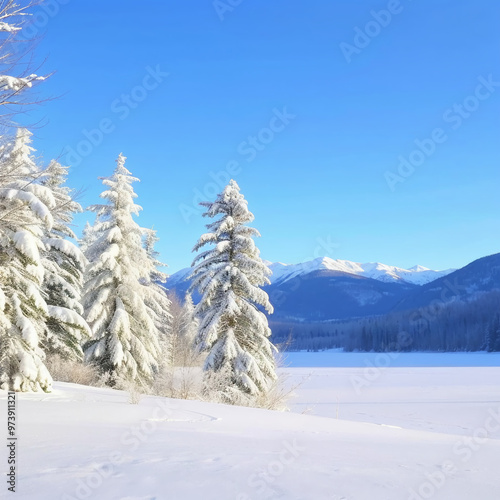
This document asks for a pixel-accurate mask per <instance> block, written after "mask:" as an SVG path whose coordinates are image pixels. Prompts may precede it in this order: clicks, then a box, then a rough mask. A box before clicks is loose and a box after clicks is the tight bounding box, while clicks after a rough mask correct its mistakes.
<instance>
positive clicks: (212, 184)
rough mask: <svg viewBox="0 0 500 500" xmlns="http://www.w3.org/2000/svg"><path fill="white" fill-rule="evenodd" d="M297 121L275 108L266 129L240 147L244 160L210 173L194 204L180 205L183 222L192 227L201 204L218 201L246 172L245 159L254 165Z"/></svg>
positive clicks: (290, 114)
mask: <svg viewBox="0 0 500 500" xmlns="http://www.w3.org/2000/svg"><path fill="white" fill-rule="evenodd" d="M295 118H296V115H294V114H292V113H290V112H289V111H288V110H287V108H286V106H285V107H283V108H282V109H281V110H280V109H278V108H274V109H273V110H272V116H271V119H270V120H269V122H268V124H267V126H265V127H262V128H261V129H260V130H259V131H258V132H257V134H255V135H249V136H248V137H247V138H246V139H245V140H244V141H242V142H240V144H238V146H237V148H236V152H237V153H238V154H239V156H240V157H241V159H236V160H231V161H229V162H228V163H227V164H226V166H225V168H223V169H221V170H219V171H218V172H213V171H210V172H209V174H208V175H209V177H210V179H211V180H210V181H209V182H207V183H206V184H205V186H204V187H203V188H202V189H199V188H195V189H193V194H194V196H193V199H192V201H191V203H190V204H186V203H181V204H180V205H179V211H180V212H181V215H182V218H183V219H184V222H185V223H186V224H189V223H190V222H191V217H192V216H196V217H199V216H200V215H201V214H202V213H203V210H204V209H203V207H201V206H200V203H201V202H202V201H207V200H210V199H213V198H215V197H216V196H217V194H219V193H220V192H221V191H222V189H223V188H224V187H225V186H226V185H227V184H228V182H229V181H230V180H231V179H234V177H236V176H237V175H238V174H240V173H241V172H242V171H243V165H242V160H244V161H245V162H246V163H251V162H253V161H254V160H255V158H257V156H258V155H259V154H260V153H261V152H262V151H264V150H265V149H266V147H267V146H269V144H271V142H273V141H274V139H275V137H276V135H278V134H281V133H282V132H283V131H284V130H285V128H286V127H287V126H288V125H290V123H291V122H292V120H294V119H295Z"/></svg>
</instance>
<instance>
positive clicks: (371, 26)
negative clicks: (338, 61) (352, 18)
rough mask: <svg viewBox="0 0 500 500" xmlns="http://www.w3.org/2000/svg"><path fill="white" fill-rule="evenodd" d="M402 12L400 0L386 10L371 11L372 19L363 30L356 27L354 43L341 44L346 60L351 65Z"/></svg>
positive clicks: (390, 4) (393, 0) (392, 2)
mask: <svg viewBox="0 0 500 500" xmlns="http://www.w3.org/2000/svg"><path fill="white" fill-rule="evenodd" d="M410 1H411V0H410ZM401 12H403V5H401V2H400V1H399V0H389V1H388V2H387V4H386V6H385V9H381V10H378V11H377V10H371V11H370V16H371V19H370V20H369V21H368V22H367V23H366V24H365V25H364V26H363V27H362V28H360V27H359V26H355V27H354V38H353V40H352V43H347V42H341V43H340V44H339V48H340V50H341V51H342V54H343V56H344V59H345V60H346V61H347V62H348V63H350V62H351V61H352V58H353V56H354V55H359V54H361V52H362V51H363V50H364V49H366V47H368V46H369V45H370V44H371V43H372V40H373V39H374V38H376V37H377V36H379V35H380V33H382V30H384V29H385V28H387V26H389V24H391V22H392V20H393V19H394V16H397V15H399V14H401Z"/></svg>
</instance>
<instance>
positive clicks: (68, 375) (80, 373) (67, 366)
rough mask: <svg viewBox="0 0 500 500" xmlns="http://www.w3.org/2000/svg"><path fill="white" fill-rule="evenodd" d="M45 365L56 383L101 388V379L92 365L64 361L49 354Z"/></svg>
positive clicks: (57, 356) (56, 355) (55, 355)
mask: <svg viewBox="0 0 500 500" xmlns="http://www.w3.org/2000/svg"><path fill="white" fill-rule="evenodd" d="M45 365H46V366H47V369H48V370H49V373H50V374H51V375H52V378H53V379H54V380H56V381H58V382H71V383H73V384H81V385H93V386H102V385H103V383H102V380H101V379H102V377H101V375H100V374H99V371H98V370H97V368H96V367H95V366H93V365H86V364H83V363H82V362H81V361H71V360H67V359H64V358H63V357H61V356H59V355H58V354H49V355H47V358H46V360H45Z"/></svg>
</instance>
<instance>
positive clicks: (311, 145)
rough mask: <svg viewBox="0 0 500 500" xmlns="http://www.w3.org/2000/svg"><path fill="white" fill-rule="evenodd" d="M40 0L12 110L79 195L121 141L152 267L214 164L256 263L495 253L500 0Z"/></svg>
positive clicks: (187, 217) (173, 261)
mask: <svg viewBox="0 0 500 500" xmlns="http://www.w3.org/2000/svg"><path fill="white" fill-rule="evenodd" d="M232 3H233V4H237V3H238V2H236V1H234V0H233V1H232ZM224 4H226V6H229V7H228V8H227V9H226V8H225V7H224ZM46 5H47V6H46V10H45V11H44V10H43V9H41V10H40V9H39V15H38V17H37V18H35V21H34V22H35V26H34V27H32V28H31V29H32V30H33V32H36V34H37V35H38V36H40V35H43V37H42V38H41V40H40V42H39V45H38V47H37V49H36V56H37V58H38V59H39V60H42V59H45V58H46V62H45V65H44V69H45V70H46V71H47V72H49V71H55V73H54V75H53V76H52V77H51V78H50V80H49V81H48V82H46V83H45V84H44V85H43V86H41V87H40V92H41V96H42V97H44V98H48V97H57V98H56V99H53V100H50V101H48V102H46V103H45V104H44V105H43V106H41V107H39V108H37V109H36V110H33V112H31V114H30V115H28V116H24V117H23V122H24V123H35V122H39V121H40V120H42V123H43V124H44V125H43V126H40V127H37V128H36V129H35V130H34V133H35V143H34V146H35V147H36V149H37V150H38V152H39V154H40V155H42V156H43V158H44V159H45V160H49V159H50V158H52V157H60V159H61V160H62V161H63V162H66V163H68V164H71V165H72V170H71V175H70V181H69V182H70V184H71V186H72V187H75V188H77V189H80V190H82V194H81V197H80V202H81V203H82V205H84V206H88V205H90V204H92V203H96V202H98V200H99V198H98V195H99V193H100V192H101V191H102V190H103V187H102V184H101V183H100V181H99V180H98V177H99V176H107V175H110V174H111V172H112V171H113V169H114V166H115V164H114V161H115V159H116V157H117V156H118V154H119V153H120V152H123V154H124V155H125V156H127V157H128V160H127V167H128V168H129V169H130V170H131V171H132V172H133V174H134V175H136V176H137V177H139V178H140V179H141V183H140V184H137V185H136V192H137V193H138V195H139V198H138V203H139V204H141V205H142V206H143V208H144V211H143V213H142V214H141V216H140V219H139V221H140V223H141V224H142V225H143V226H154V227H155V228H156V229H157V230H158V235H159V237H160V238H161V240H160V243H159V245H158V249H159V251H160V252H161V256H162V258H163V260H164V261H166V262H167V263H168V264H169V272H175V271H176V270H178V269H180V268H182V267H185V266H188V265H190V263H191V261H192V258H193V255H192V254H191V249H192V247H193V245H194V243H195V242H196V239H197V238H198V237H199V235H200V234H201V233H202V232H203V230H204V223H206V222H207V221H206V220H205V219H203V218H202V217H201V211H200V209H199V208H198V207H197V206H196V203H195V202H197V201H198V200H199V199H202V198H204V199H213V198H214V192H215V190H220V189H221V188H222V185H223V183H224V182H225V181H226V180H227V179H228V178H229V175H230V174H231V176H232V177H234V178H235V180H236V181H237V182H238V183H239V185H240V187H241V190H242V192H243V193H244V195H245V196H246V198H247V199H248V201H249V207H250V209H251V210H252V211H253V213H254V214H255V222H254V225H255V227H257V228H258V229H259V230H260V232H261V234H262V238H260V239H259V241H258V243H257V244H258V246H259V248H260V249H261V255H262V257H263V258H266V259H268V260H271V261H282V262H290V263H294V262H300V261H303V260H307V259H311V258H314V257H318V256H321V255H327V256H329V257H332V258H340V259H348V260H354V261H358V262H369V261H372V262H373V261H379V262H383V263H386V264H392V265H398V266H401V267H410V266H412V265H414V264H417V263H418V264H421V265H424V266H427V267H431V268H435V269H444V268H448V267H461V266H463V265H465V264H467V263H469V262H470V261H472V260H474V259H476V258H479V257H482V256H484V255H488V254H492V253H496V252H498V251H500V217H499V214H500V196H498V191H499V187H500V170H499V160H500V146H499V134H500V120H499V111H500V67H499V63H498V53H499V49H500V32H499V31H498V27H497V20H498V18H499V15H500V4H499V3H498V2H496V1H494V0H491V1H486V0H478V1H477V2H469V1H465V0H453V1H452V0H440V1H438V2H431V1H419V2H416V1H410V0H401V1H398V0H390V1H389V2H387V1H368V0H362V1H356V2H352V1H334V0H328V1H326V0H325V1H320V0H311V1H309V2H305V1H290V0H273V1H272V2H269V1H265V0H252V1H251V0H243V1H241V2H240V3H239V5H237V6H234V7H230V2H229V1H226V0H221V2H219V3H218V4H217V5H218V9H219V12H217V9H216V5H214V2H213V1H212V0H191V1H189V2H180V1H176V2H173V1H160V0H158V1H153V0H143V1H142V2H140V8H138V5H139V4H138V2H137V1H129V0H120V1H118V0H107V1H106V2H97V1H95V0H85V1H77V0H73V1H68V0H64V2H62V1H61V0H49V1H48V2H46ZM47 11H48V12H50V13H49V14H47ZM221 17H222V19H221ZM167 73H168V75H166V74H167ZM497 82H498V83H497ZM275 117H276V118H275ZM98 129H101V130H100V131H99V132H98V131H97V130H98ZM87 136H89V137H90V138H91V139H92V140H93V142H94V145H92V144H90V142H89V139H88V137H87ZM416 141H417V142H416ZM418 141H420V142H418ZM419 148H420V149H419ZM422 149H424V150H426V151H427V153H420V152H418V151H421V150H422ZM79 152H80V153H79ZM409 159H411V161H412V162H413V165H412V164H410V166H408V164H406V166H404V165H403V166H400V171H398V166H399V165H400V164H401V163H402V162H403V161H404V160H406V161H409ZM228 171H229V172H230V173H228ZM388 172H389V174H388ZM402 174H404V175H402ZM214 179H215V180H214ZM391 186H392V188H391ZM89 217H90V215H89V216H79V217H78V218H77V222H78V224H79V225H80V227H81V226H82V225H83V223H84V222H85V220H86V219H87V218H89Z"/></svg>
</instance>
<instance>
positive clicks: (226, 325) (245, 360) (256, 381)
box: [191, 180, 276, 404]
mask: <svg viewBox="0 0 500 500" xmlns="http://www.w3.org/2000/svg"><path fill="white" fill-rule="evenodd" d="M202 205H203V206H205V207H206V209H207V210H206V212H205V213H204V214H203V215H204V217H211V218H212V217H217V216H220V218H219V219H218V220H216V221H215V222H212V223H210V224H208V225H207V229H208V230H209V232H208V233H206V234H204V235H202V236H201V238H200V239H199V241H198V243H197V244H196V245H195V247H194V249H193V251H198V250H199V249H200V248H202V247H204V246H205V245H210V244H213V245H215V246H214V247H213V248H210V249H208V250H206V251H204V252H202V253H200V254H199V255H198V256H197V257H196V258H195V260H194V262H193V266H194V269H193V272H192V274H191V278H192V280H193V281H192V284H191V290H193V289H198V291H199V293H200V294H201V301H200V302H199V304H198V305H197V306H196V309H195V313H196V315H197V317H198V318H199V321H200V323H199V327H198V333H197V337H196V343H197V345H198V347H199V349H200V350H202V351H207V352H208V355H207V358H206V361H205V365H204V374H205V376H204V392H205V393H206V394H207V395H209V394H211V395H212V397H214V398H215V399H216V400H218V401H222V402H226V403H230V404H252V403H253V402H255V400H256V399H257V398H258V397H261V396H262V395H263V394H265V393H266V392H267V391H268V390H269V389H270V388H271V385H272V383H273V382H274V381H275V380H276V365H275V359H274V355H273V351H276V348H275V347H274V346H273V345H272V344H271V342H270V341H269V336H270V335H271V331H270V329H269V326H268V322H267V318H266V316H265V314H264V313H263V312H261V311H260V310H259V309H258V308H257V305H261V306H262V307H264V309H265V310H266V311H267V312H268V313H272V312H273V307H272V306H271V304H270V303H269V298H268V295H267V294H266V293H265V292H264V291H263V290H262V289H261V288H260V287H261V286H262V285H265V284H268V283H269V279H268V275H270V274H271V271H270V270H269V268H268V267H267V266H266V265H265V264H264V262H263V261H262V259H261V258H260V257H259V250H258V249H257V247H256V246H255V243H254V241H253V237H255V236H260V234H259V232H258V231H257V230H256V229H254V228H252V227H248V226H246V224H247V223H249V222H251V221H252V220H253V219H254V216H253V214H252V213H251V212H249V211H248V207H247V201H246V200H245V199H244V197H243V195H242V194H241V193H240V189H239V187H238V184H237V183H236V182H235V181H234V180H231V181H230V182H229V184H228V185H227V186H226V187H225V188H224V190H223V191H222V193H220V194H219V195H218V196H217V199H216V201H215V202H214V203H209V202H204V203H202ZM214 384H215V387H214Z"/></svg>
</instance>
